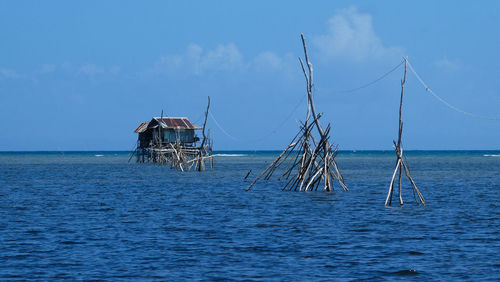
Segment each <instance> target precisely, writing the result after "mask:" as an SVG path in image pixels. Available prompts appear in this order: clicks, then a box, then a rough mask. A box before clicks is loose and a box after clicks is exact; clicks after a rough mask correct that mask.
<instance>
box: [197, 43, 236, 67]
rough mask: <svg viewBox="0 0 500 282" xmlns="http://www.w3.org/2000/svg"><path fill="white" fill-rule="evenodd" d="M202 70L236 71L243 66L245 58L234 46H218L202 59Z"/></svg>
mask: <svg viewBox="0 0 500 282" xmlns="http://www.w3.org/2000/svg"><path fill="white" fill-rule="evenodd" d="M200 66H201V68H202V69H214V70H227V71H231V70H235V69H239V68H241V67H242V66H243V56H242V55H241V53H240V51H239V50H238V48H236V46H235V45H234V44H228V45H218V46H217V48H215V50H211V51H208V52H207V54H206V55H205V56H203V57H202V58H201V61H200Z"/></svg>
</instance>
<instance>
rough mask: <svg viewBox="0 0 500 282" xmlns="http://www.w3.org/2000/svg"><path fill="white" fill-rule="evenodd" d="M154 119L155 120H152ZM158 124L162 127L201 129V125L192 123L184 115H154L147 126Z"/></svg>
mask: <svg viewBox="0 0 500 282" xmlns="http://www.w3.org/2000/svg"><path fill="white" fill-rule="evenodd" d="M154 121H156V122H154ZM155 123H156V124H155ZM158 124H159V125H160V126H161V127H162V128H163V129H201V127H199V126H197V125H194V124H193V123H191V122H190V121H189V119H188V118H186V117H163V118H161V117H154V118H153V119H152V120H151V121H150V122H149V125H150V126H148V127H149V128H151V127H155V126H156V127H157V126H158Z"/></svg>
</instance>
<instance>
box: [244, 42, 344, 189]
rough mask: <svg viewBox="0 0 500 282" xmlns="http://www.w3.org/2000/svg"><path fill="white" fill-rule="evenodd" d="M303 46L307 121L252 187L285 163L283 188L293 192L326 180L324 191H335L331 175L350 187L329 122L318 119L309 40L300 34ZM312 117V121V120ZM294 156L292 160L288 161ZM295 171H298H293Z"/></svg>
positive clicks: (301, 63) (318, 184) (310, 187)
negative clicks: (325, 124) (341, 167)
mask: <svg viewBox="0 0 500 282" xmlns="http://www.w3.org/2000/svg"><path fill="white" fill-rule="evenodd" d="M300 36H301V39H302V46H303V48H304V58H305V60H306V64H305V65H306V66H307V71H306V67H305V66H304V62H303V61H302V59H301V58H299V62H300V65H301V67H302V72H303V73H304V77H305V80H306V89H307V114H306V119H305V122H304V123H303V124H302V125H301V127H300V130H299V132H298V133H297V135H296V136H295V137H294V138H293V139H292V141H291V142H290V144H289V145H288V146H287V147H286V148H285V150H284V151H283V152H282V153H281V154H280V155H279V156H278V157H277V158H276V159H275V160H274V162H272V163H271V165H269V166H268V167H267V168H266V169H265V170H264V171H263V172H262V173H261V174H260V175H259V176H257V178H256V179H255V180H254V181H253V182H252V183H251V184H250V185H249V186H248V187H247V188H246V190H247V191H248V190H250V189H251V188H252V186H253V185H254V184H255V183H256V182H257V181H258V180H259V179H261V178H262V176H264V175H266V176H265V177H264V179H266V180H267V179H270V177H271V176H272V174H273V173H274V172H275V170H276V169H277V168H278V167H279V166H281V165H282V164H284V163H286V166H285V169H284V172H283V174H282V175H281V176H280V178H279V179H280V180H281V179H286V180H288V183H287V184H286V185H285V186H284V187H283V188H282V190H288V191H291V190H294V191H297V190H298V191H312V190H317V189H318V187H319V186H320V184H321V183H323V191H325V192H331V191H333V182H332V181H331V180H330V179H331V178H333V179H335V178H336V179H337V180H338V182H339V184H340V186H341V187H342V188H343V189H344V190H345V191H347V190H348V189H347V186H346V185H345V184H344V178H343V177H342V174H341V173H340V170H339V169H338V166H337V163H336V161H335V157H336V155H337V148H335V149H334V148H333V146H332V145H331V144H330V141H329V138H330V137H329V133H330V125H328V126H327V127H326V130H325V129H323V127H322V126H321V123H320V121H319V119H320V118H321V114H318V113H317V112H316V107H315V105H314V97H313V90H314V83H313V77H314V76H313V67H312V64H311V62H310V61H309V56H308V54H307V47H306V40H305V38H304V35H303V34H301V35H300ZM311 117H312V119H313V120H312V121H311V122H310V121H309V119H310V118H311ZM314 128H316V131H317V133H318V135H319V139H317V138H315V137H314V135H313V132H314ZM289 157H291V159H290V160H291V161H287V160H288V158H289ZM293 171H296V173H293Z"/></svg>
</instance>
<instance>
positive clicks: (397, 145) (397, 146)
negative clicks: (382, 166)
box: [385, 57, 425, 206]
mask: <svg viewBox="0 0 500 282" xmlns="http://www.w3.org/2000/svg"><path fill="white" fill-rule="evenodd" d="M404 61H405V72H404V75H403V79H402V80H401V99H400V102H399V129H398V141H397V142H396V141H393V143H394V150H395V151H396V167H395V168H394V173H393V174H392V179H391V184H390V185H389V191H388V192H387V198H386V199H385V205H386V206H387V205H389V206H390V205H391V204H392V194H393V192H394V181H395V180H396V174H397V173H398V170H399V176H398V184H399V192H398V196H399V204H400V205H401V206H402V205H403V194H402V187H401V186H402V185H401V174H402V170H403V169H404V171H405V174H406V176H407V177H408V179H409V180H410V182H411V184H412V186H413V191H414V193H416V194H417V196H418V200H417V197H415V201H416V202H417V203H418V202H419V201H420V203H422V205H424V206H425V200H424V197H423V196H422V194H421V193H420V190H418V188H417V185H416V184H415V182H414V181H413V178H412V177H411V174H410V169H408V166H407V164H406V161H405V158H403V157H404V155H403V148H402V146H401V136H402V135H403V121H402V111H403V95H404V88H405V83H406V70H407V67H408V58H407V57H404Z"/></svg>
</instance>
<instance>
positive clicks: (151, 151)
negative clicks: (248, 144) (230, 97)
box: [134, 102, 213, 171]
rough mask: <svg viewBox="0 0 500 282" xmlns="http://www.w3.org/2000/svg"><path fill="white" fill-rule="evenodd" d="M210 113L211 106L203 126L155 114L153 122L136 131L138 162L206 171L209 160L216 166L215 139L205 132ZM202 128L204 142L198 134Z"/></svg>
mask: <svg viewBox="0 0 500 282" xmlns="http://www.w3.org/2000/svg"><path fill="white" fill-rule="evenodd" d="M209 105H210V102H209ZM207 115H208V107H207V112H206V114H205V122H204V124H203V128H201V127H199V126H197V125H194V124H193V123H192V122H190V121H189V119H187V118H185V117H154V118H153V119H151V121H149V122H142V123H141V124H139V126H138V127H137V128H136V129H135V130H134V132H135V133H138V137H137V147H136V149H135V151H134V154H135V155H136V156H137V162H141V163H144V162H153V163H157V164H170V166H171V167H172V168H178V169H179V170H181V171H185V170H190V169H191V168H193V167H194V168H195V169H196V170H205V167H206V164H205V162H206V161H208V162H209V163H210V167H211V168H213V156H212V142H213V141H212V140H211V139H210V137H209V136H207V134H206V133H205V125H206V122H207V121H206V118H207ZM199 129H202V136H203V140H201V142H200V144H198V141H200V138H198V136H196V133H195V131H196V130H199ZM208 135H209V134H208Z"/></svg>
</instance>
